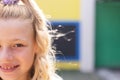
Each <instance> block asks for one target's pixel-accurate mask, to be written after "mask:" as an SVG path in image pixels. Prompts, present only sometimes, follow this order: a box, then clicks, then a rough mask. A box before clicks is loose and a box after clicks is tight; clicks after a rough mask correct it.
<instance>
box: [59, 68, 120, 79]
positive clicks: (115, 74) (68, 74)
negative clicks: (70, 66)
mask: <svg viewBox="0 0 120 80" xmlns="http://www.w3.org/2000/svg"><path fill="white" fill-rule="evenodd" d="M58 74H59V75H60V76H61V77H62V78H63V79H64V80H120V70H110V69H100V70H97V71H96V72H94V73H91V74H84V73H81V72H80V71H59V72H58Z"/></svg>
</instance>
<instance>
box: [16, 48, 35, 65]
mask: <svg viewBox="0 0 120 80" xmlns="http://www.w3.org/2000/svg"><path fill="white" fill-rule="evenodd" d="M16 52H18V53H15V56H16V58H18V59H19V60H20V61H21V62H22V63H24V64H28V63H29V64H32V63H33V60H34V55H35V52H34V51H33V50H29V49H22V50H19V51H16Z"/></svg>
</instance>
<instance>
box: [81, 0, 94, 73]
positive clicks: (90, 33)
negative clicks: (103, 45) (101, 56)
mask: <svg viewBox="0 0 120 80" xmlns="http://www.w3.org/2000/svg"><path fill="white" fill-rule="evenodd" d="M80 6H81V21H80V23H81V28H80V31H81V32H80V35H81V37H80V41H81V42H80V46H81V49H80V53H81V55H80V71H82V72H93V71H94V69H95V67H94V64H95V63H94V62H95V60H94V57H95V56H94V43H95V42H94V41H95V40H94V33H95V0H81V1H80Z"/></svg>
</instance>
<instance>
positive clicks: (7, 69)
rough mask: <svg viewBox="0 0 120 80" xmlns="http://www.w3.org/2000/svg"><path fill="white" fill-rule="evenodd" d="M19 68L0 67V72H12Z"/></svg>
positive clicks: (13, 66)
mask: <svg viewBox="0 0 120 80" xmlns="http://www.w3.org/2000/svg"><path fill="white" fill-rule="evenodd" d="M18 67H19V65H12V66H9V65H7V66H0V70H1V71H3V72H12V71H14V70H15V69H17V68H18Z"/></svg>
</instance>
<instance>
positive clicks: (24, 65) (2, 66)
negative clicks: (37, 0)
mask: <svg viewBox="0 0 120 80" xmlns="http://www.w3.org/2000/svg"><path fill="white" fill-rule="evenodd" d="M33 32H34V31H33V28H32V25H31V24H30V22H29V21H28V20H20V19H8V20H0V77H1V78H2V79H3V80H28V76H29V71H30V68H31V66H32V64H33V61H34V55H35V52H36V50H35V49H36V47H35V41H34V33H33Z"/></svg>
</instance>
